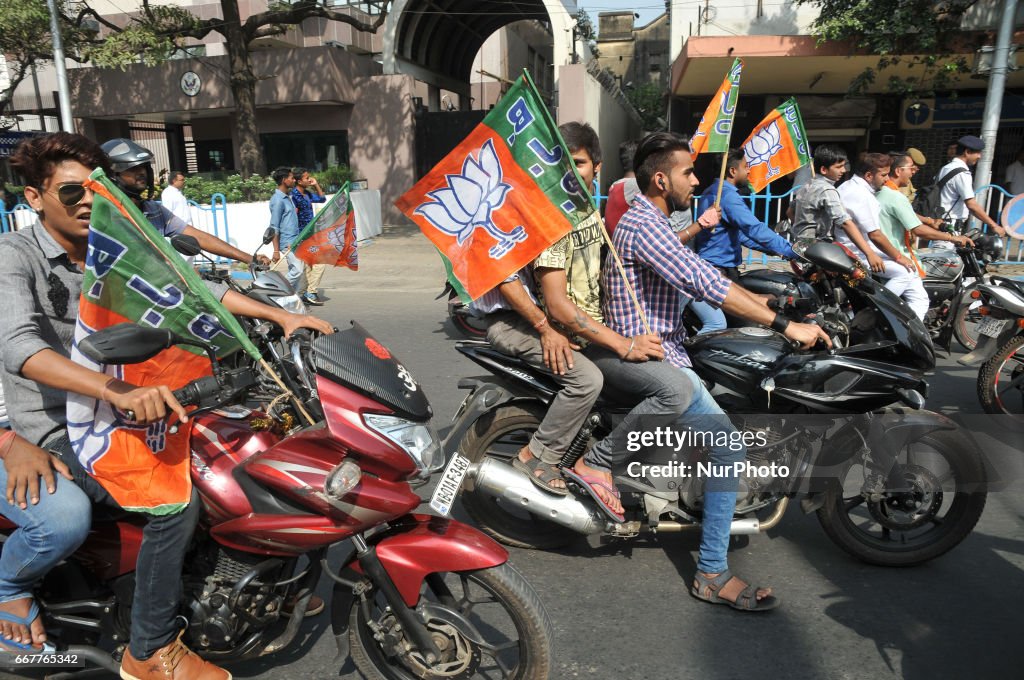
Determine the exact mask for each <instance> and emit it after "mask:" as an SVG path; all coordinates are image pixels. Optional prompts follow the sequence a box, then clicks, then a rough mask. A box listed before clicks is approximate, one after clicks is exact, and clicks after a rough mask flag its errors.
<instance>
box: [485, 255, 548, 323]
mask: <svg viewBox="0 0 1024 680" xmlns="http://www.w3.org/2000/svg"><path fill="white" fill-rule="evenodd" d="M516 279H519V280H520V281H522V283H523V288H525V289H526V294H527V295H529V296H530V300H532V301H533V303H534V304H536V305H538V306H540V303H538V302H537V294H536V293H535V292H534V290H533V271H532V270H531V269H530V268H528V267H524V268H522V269H520V270H519V271H518V272H516V273H515V274H513V275H512V276H510V277H508V278H507V279H505V280H504V281H502V283H509V282H510V281H515V280H516ZM469 310H470V312H472V313H473V314H474V316H483V315H484V314H493V313H495V312H514V311H515V309H513V307H512V305H510V304H509V302H508V300H506V299H505V296H504V295H502V294H501V291H500V290H498V286H495V287H494V288H491V289H490V290H489V291H487V292H486V293H484V294H483V295H481V296H480V297H479V298H477V299H476V300H474V301H473V302H472V303H470V306H469Z"/></svg>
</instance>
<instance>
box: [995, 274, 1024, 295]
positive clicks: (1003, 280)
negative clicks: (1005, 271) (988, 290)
mask: <svg viewBox="0 0 1024 680" xmlns="http://www.w3.org/2000/svg"><path fill="white" fill-rule="evenodd" d="M992 280H993V281H996V282H998V283H999V285H1000V286H1006V287H1007V288H1012V289H1013V290H1014V291H1016V292H1017V294H1018V295H1020V296H1021V297H1024V281H1021V280H1018V279H1011V278H1009V277H1007V276H994V277H992Z"/></svg>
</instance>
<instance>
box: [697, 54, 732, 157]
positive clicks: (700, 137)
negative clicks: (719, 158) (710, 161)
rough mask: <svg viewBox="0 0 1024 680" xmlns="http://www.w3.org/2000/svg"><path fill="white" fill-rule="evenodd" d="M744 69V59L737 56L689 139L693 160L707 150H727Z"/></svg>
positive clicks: (718, 151) (720, 151) (714, 151)
mask: <svg viewBox="0 0 1024 680" xmlns="http://www.w3.org/2000/svg"><path fill="white" fill-rule="evenodd" d="M742 72H743V60H742V59H735V60H734V61H733V62H732V66H731V67H729V73H728V74H726V76H725V80H723V81H722V85H721V86H720V87H719V88H718V92H716V93H715V96H714V97H712V99H711V103H710V104H708V108H707V110H706V111H705V112H704V115H703V116H702V117H701V119H700V125H698V126H697V131H696V132H694V133H693V137H692V138H691V139H690V153H691V155H692V156H693V159H694V160H697V156H699V155H700V154H701V153H703V152H704V151H708V152H711V153H728V151H729V138H730V137H731V136H732V119H733V117H734V116H735V115H736V101H737V100H738V99H739V97H740V74H741V73H742Z"/></svg>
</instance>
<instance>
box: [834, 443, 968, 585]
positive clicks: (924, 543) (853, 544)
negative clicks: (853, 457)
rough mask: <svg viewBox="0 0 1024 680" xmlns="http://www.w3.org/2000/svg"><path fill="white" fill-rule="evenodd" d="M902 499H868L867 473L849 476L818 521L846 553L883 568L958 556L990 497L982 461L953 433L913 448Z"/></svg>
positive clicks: (857, 470) (896, 494) (904, 463)
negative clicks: (952, 552) (954, 550)
mask: <svg viewBox="0 0 1024 680" xmlns="http://www.w3.org/2000/svg"><path fill="white" fill-rule="evenodd" d="M896 465H897V466H898V474H899V475H900V478H901V479H902V481H903V485H901V486H902V488H901V489H900V490H899V491H886V492H884V493H882V494H881V497H880V498H878V499H874V498H870V497H869V496H868V494H865V493H862V489H863V487H864V480H865V475H866V474H868V473H867V470H866V469H865V467H864V466H863V465H860V464H855V465H852V466H850V467H849V468H847V471H846V473H845V476H844V477H843V479H840V480H838V482H837V483H835V484H833V485H832V486H831V488H830V489H829V490H828V491H827V492H826V497H825V504H824V505H823V506H822V507H821V509H819V510H818V521H819V522H821V526H822V528H824V529H825V533H827V534H828V536H829V538H831V539H832V540H833V541H835V543H836V544H837V545H839V547H841V548H843V549H844V550H846V551H847V552H848V553H850V554H851V555H853V556H854V557H857V558H859V559H862V560H864V561H865V562H869V563H871V564H878V565H882V566H893V567H906V566H912V565H915V564H920V563H922V562H926V561H928V560H930V559H933V558H935V557H938V556H939V555H942V554H943V553H945V552H947V551H949V550H951V549H952V548H954V547H955V546H956V545H957V544H958V543H960V541H962V540H964V538H966V537H967V535H968V534H969V533H970V532H971V530H972V529H973V528H974V525H975V524H977V522H978V519H979V518H980V517H981V513H982V511H983V510H984V509H985V500H986V493H985V492H984V491H981V490H977V487H980V485H981V484H982V483H983V481H984V468H983V466H982V462H981V457H980V454H979V453H978V452H977V450H976V449H975V448H974V446H973V445H972V444H971V443H970V442H969V441H967V440H965V439H964V438H963V437H962V436H960V435H958V434H957V433H956V432H952V431H945V430H944V431H938V432H931V433H929V434H927V435H925V436H924V437H921V438H920V439H918V440H916V441H913V442H911V443H909V444H908V445H907V446H905V447H904V449H903V450H902V451H901V452H900V453H899V456H898V457H897V460H896Z"/></svg>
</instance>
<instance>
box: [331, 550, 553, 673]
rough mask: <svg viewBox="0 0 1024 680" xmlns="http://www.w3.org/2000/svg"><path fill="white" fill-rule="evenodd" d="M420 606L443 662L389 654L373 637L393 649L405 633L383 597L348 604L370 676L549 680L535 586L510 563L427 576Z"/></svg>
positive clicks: (546, 630)
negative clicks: (353, 604)
mask: <svg viewBox="0 0 1024 680" xmlns="http://www.w3.org/2000/svg"><path fill="white" fill-rule="evenodd" d="M417 606H418V608H420V610H421V612H422V616H423V618H424V620H425V621H426V625H427V628H428V629H429V630H430V632H431V635H432V637H433V638H434V641H435V643H436V644H437V646H438V648H439V649H440V650H441V655H442V659H441V661H440V662H438V663H435V664H433V665H429V664H425V663H424V662H423V660H422V659H420V658H418V656H417V655H415V654H405V655H399V654H394V653H389V651H388V650H387V649H386V648H385V642H382V641H381V640H378V639H377V636H379V637H381V638H383V639H384V640H385V641H386V642H387V643H388V644H392V645H395V646H397V645H399V644H400V642H401V641H402V636H403V635H404V633H402V632H401V628H400V627H397V628H396V627H395V626H396V623H397V622H396V621H395V619H394V616H393V615H392V614H391V613H390V608H388V607H387V602H386V601H385V600H384V598H383V596H381V595H380V594H379V593H378V592H377V591H376V590H373V591H371V592H369V593H367V594H366V600H365V601H362V602H360V601H357V602H356V605H355V606H354V607H353V608H352V612H351V614H350V617H349V643H350V649H351V654H352V660H353V661H354V662H355V664H356V667H357V668H358V669H359V670H360V672H362V673H363V675H364V676H365V677H366V678H368V680H452V679H455V678H457V679H459V680H470V679H471V678H485V677H486V678H502V679H506V680H547V678H548V676H549V674H550V672H551V639H552V631H551V622H550V620H549V619H548V616H547V613H546V612H545V611H544V606H543V605H542V604H541V601H540V597H539V596H538V595H537V593H536V591H535V590H534V589H533V588H532V587H531V586H530V584H529V583H528V582H527V581H526V579H524V578H523V577H522V575H520V574H519V572H518V571H516V570H515V569H514V568H513V567H512V566H511V565H510V564H508V563H507V562H506V563H505V564H501V565H498V566H496V567H490V568H489V569H478V570H476V571H466V572H447V573H435V574H430V575H428V576H427V578H426V580H425V582H424V586H423V590H422V591H421V595H420V601H419V602H418V603H417ZM484 609H487V610H488V611H487V612H484V611H483V610H484ZM371 622H372V623H373V624H374V626H376V628H377V632H376V633H375V630H374V628H371V626H370V623H371ZM512 636H515V637H512ZM499 637H500V638H502V639H501V640H500V641H499V640H497V639H495V640H493V641H492V640H490V639H489V638H499Z"/></svg>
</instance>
